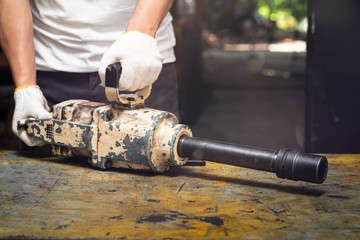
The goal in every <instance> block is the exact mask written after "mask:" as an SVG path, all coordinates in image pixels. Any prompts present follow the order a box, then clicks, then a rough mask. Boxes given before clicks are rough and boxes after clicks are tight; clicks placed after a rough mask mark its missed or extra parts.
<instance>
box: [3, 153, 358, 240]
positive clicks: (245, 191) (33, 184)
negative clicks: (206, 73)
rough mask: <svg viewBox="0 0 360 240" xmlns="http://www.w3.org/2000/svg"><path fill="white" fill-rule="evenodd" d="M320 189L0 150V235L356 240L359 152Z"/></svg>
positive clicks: (337, 165)
mask: <svg viewBox="0 0 360 240" xmlns="http://www.w3.org/2000/svg"><path fill="white" fill-rule="evenodd" d="M327 156H328V160H329V172H328V177H327V179H326V180H325V182H324V183H323V184H322V185H317V184H310V183H304V182H293V181H288V180H284V179H278V178H277V177H276V176H275V175H274V174H273V173H267V172H261V171H256V170H249V169H244V168H238V167H233V166H226V165H221V164H217V163H210V162H207V165H206V166H205V167H182V168H174V169H171V170H170V172H168V173H166V174H162V175H154V174H149V173H143V172H140V173H139V172H134V171H128V170H115V169H114V170H109V171H102V170H97V169H93V168H92V167H90V166H89V165H88V164H87V162H86V160H84V159H78V158H55V157H39V156H38V157H36V156H29V155H27V156H25V155H21V154H19V153H18V152H14V151H0V181H1V182H0V238H12V239H18V238H22V239H27V238H32V239H33V238H36V239H39V238H41V239H54V238H72V239H89V238H92V239H106V238H109V239H117V238H122V239H125V238H129V239H133V238H135V239H163V238H166V239H167V238H172V239H180V238H186V239H226V238H231V239H360V191H359V190H360V187H359V183H360V179H359V174H360V171H359V167H360V155H327Z"/></svg>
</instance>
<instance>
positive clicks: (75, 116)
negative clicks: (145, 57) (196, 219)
mask: <svg viewBox="0 0 360 240" xmlns="http://www.w3.org/2000/svg"><path fill="white" fill-rule="evenodd" d="M120 74H121V66H120V64H112V65H110V66H109V67H108V69H107V73H106V83H105V85H106V89H105V91H106V96H107V98H108V100H109V101H110V102H112V104H109V105H105V104H103V103H95V102H89V101H87V100H68V101H65V102H62V103H59V104H57V105H55V106H54V111H53V113H52V115H53V119H28V120H27V121H26V124H25V125H26V127H27V132H28V134H29V135H30V136H33V137H35V138H37V139H40V140H42V141H44V142H46V143H49V144H51V145H52V153H53V154H54V155H57V156H72V155H73V154H75V155H84V156H87V157H89V163H90V164H91V165H92V166H94V167H98V168H101V169H107V168H111V167H114V168H130V169H135V170H147V171H152V172H157V173H161V172H165V171H167V170H168V169H169V168H170V167H171V166H183V165H185V164H186V163H187V161H188V158H189V157H192V158H196V159H206V160H208V161H214V162H219V163H224V164H230V165H235V166H241V167H247V168H252V169H258V170H262V171H268V172H274V173H276V175H277V176H278V177H280V178H287V179H291V180H301V181H307V182H313V183H322V182H323V181H324V180H325V178H326V174H327V168H328V164H327V159H326V157H324V156H317V155H311V154H305V153H301V152H297V151H293V150H289V149H281V150H279V151H270V150H264V149H256V148H252V147H245V146H240V145H234V144H227V143H221V142H215V141H211V140H205V139H199V138H194V137H192V132H191V130H190V128H189V127H188V126H187V125H184V124H180V123H179V122H178V120H177V118H176V116H175V115H174V114H172V113H169V112H165V111H160V110H155V109H150V108H146V107H145V106H144V101H145V100H146V98H147V97H148V96H149V94H150V91H151V87H147V88H145V89H142V90H141V91H138V92H136V93H126V94H125V95H123V94H121V93H120V92H119V90H118V86H117V82H118V81H117V80H118V79H119V76H120Z"/></svg>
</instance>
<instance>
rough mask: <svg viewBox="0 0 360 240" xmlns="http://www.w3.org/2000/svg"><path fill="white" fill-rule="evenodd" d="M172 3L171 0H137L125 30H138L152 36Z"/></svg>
mask: <svg viewBox="0 0 360 240" xmlns="http://www.w3.org/2000/svg"><path fill="white" fill-rule="evenodd" d="M172 3H173V0H153V1H149V0H138V1H137V4H136V7H135V10H134V13H133V15H132V17H131V19H130V22H129V24H128V27H127V31H139V32H141V33H145V34H147V35H149V36H151V37H153V38H154V37H155V35H156V31H157V29H158V27H159V25H160V24H161V22H162V20H163V19H164V17H165V16H166V14H167V13H168V12H169V10H170V8H171V5H172Z"/></svg>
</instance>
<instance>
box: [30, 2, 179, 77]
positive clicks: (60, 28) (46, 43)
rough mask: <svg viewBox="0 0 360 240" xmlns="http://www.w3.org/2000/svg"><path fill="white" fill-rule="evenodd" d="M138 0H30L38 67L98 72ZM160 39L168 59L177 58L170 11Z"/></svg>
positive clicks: (173, 59) (158, 33)
mask: <svg viewBox="0 0 360 240" xmlns="http://www.w3.org/2000/svg"><path fill="white" fill-rule="evenodd" d="M136 2H137V1H136V0H106V1H104V0H102V1H101V0H30V6H31V10H32V14H33V21H34V45H35V58H36V66H37V69H38V70H45V71H64V72H96V71H97V70H98V68H99V65H100V60H101V57H102V55H103V53H104V52H105V51H106V50H107V49H108V48H109V47H110V46H111V44H112V43H113V42H114V41H115V40H117V39H118V38H119V36H120V35H121V34H122V33H123V32H124V31H125V30H126V27H127V25H128V22H129V20H130V18H131V16H132V13H133V11H134V9H135V4H136ZM155 38H156V40H157V44H158V48H159V50H160V53H161V54H162V55H163V57H164V63H169V62H174V61H175V55H174V50H173V47H174V46H175V36H174V30H173V27H172V17H171V15H170V14H169V13H168V14H167V15H166V17H165V18H164V20H163V22H162V23H161V25H160V27H159V29H158V31H157V34H156V37H155Z"/></svg>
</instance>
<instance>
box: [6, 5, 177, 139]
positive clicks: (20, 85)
mask: <svg viewBox="0 0 360 240" xmlns="http://www.w3.org/2000/svg"><path fill="white" fill-rule="evenodd" d="M172 2H173V1H171V0H138V1H136V0H117V1H116V0H112V1H101V0H91V1H90V0H76V1H70V0H69V1H67V0H53V1H48V0H36V1H30V2H28V1H26V0H0V43H1V46H2V49H3V51H4V53H5V55H6V57H7V59H8V61H9V65H10V69H11V71H12V75H13V79H14V83H15V87H16V90H15V93H14V99H15V111H14V116H13V126H12V128H13V131H14V133H15V134H16V135H17V136H18V137H19V138H20V139H21V140H22V141H24V142H25V143H26V144H27V145H29V146H36V145H39V144H41V143H40V142H39V141H37V140H36V139H33V138H31V137H29V136H28V135H27V133H26V131H24V130H17V128H16V123H17V121H19V120H22V119H27V118H29V117H35V118H49V117H51V115H50V113H49V111H50V108H49V107H48V104H47V103H49V105H50V106H52V105H53V104H56V103H58V102H61V101H64V100H67V99H73V98H76V99H88V100H92V101H100V102H105V101H106V98H105V94H104V88H102V87H99V85H104V77H105V69H106V67H107V66H108V65H109V64H111V63H114V62H121V64H122V67H123V71H122V75H121V77H120V79H119V87H120V89H121V90H128V91H134V90H137V89H141V88H143V87H145V86H148V85H151V84H153V83H154V85H153V91H152V94H151V96H150V98H149V100H148V101H147V106H149V107H154V108H160V109H162V110H168V111H172V112H176V111H177V92H176V77H175V68H174V64H173V63H174V61H175V56H174V52H173V47H174V45H175V38H174V34H173V29H172V25H171V16H170V14H169V13H168V11H169V9H170V7H171V4H172ZM33 38H34V41H33ZM99 76H100V77H99ZM157 79H158V81H156V82H155V80H157ZM40 87H41V90H40Z"/></svg>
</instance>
